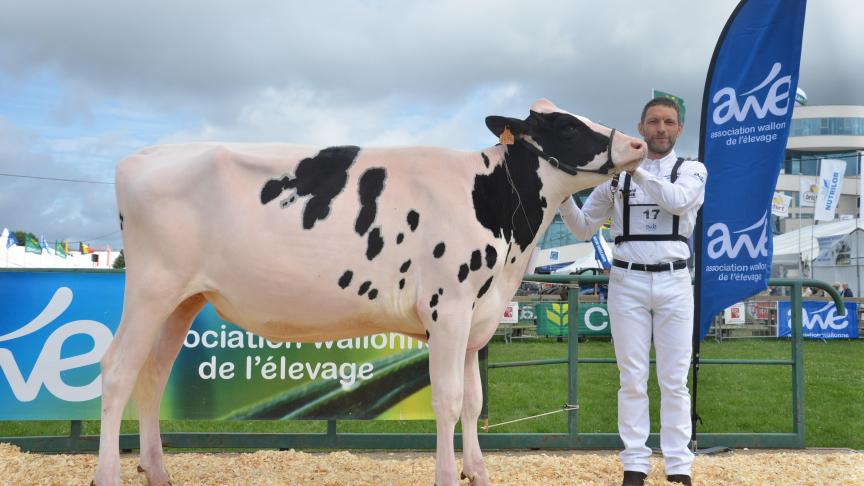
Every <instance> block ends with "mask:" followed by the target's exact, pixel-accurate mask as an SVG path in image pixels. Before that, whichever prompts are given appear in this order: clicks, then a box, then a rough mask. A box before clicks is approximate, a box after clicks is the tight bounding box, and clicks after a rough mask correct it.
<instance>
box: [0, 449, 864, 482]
mask: <svg viewBox="0 0 864 486" xmlns="http://www.w3.org/2000/svg"><path fill="white" fill-rule="evenodd" d="M651 461H652V466H653V469H652V471H651V474H650V475H649V476H648V480H647V481H646V484H648V485H649V486H659V485H668V484H669V483H666V481H665V475H664V472H663V469H662V461H661V459H660V458H658V457H654V458H652V460H651ZM137 464H138V458H137V456H136V455H124V456H123V458H122V459H121V478H122V481H123V484H129V485H143V484H146V480H145V477H144V475H143V474H138V473H137V472H136V466H137ZM165 464H166V467H167V468H168V471H169V472H170V473H171V477H172V479H173V481H174V484H175V486H181V485H196V486H198V485H249V484H256V485H262V486H271V485H272V486H276V485H285V484H291V485H306V484H309V485H316V486H341V485H352V486H358V485H369V486H373V485H374V486H380V485H406V486H417V485H423V484H432V483H433V482H434V479H435V459H434V453H432V452H376V453H368V452H360V453H350V452H344V451H343V452H330V453H314V454H313V453H305V452H297V451H294V450H291V451H284V452H280V451H271V450H266V451H259V452H254V453H244V454H238V453H213V454H202V453H182V452H181V453H170V454H166V456H165ZM486 468H487V470H488V471H489V475H490V478H491V480H492V482H493V484H496V485H514V486H516V485H518V486H526V485H542V486H558V485H562V486H563V485H580V486H581V485H604V486H607V485H617V484H620V481H621V474H622V470H621V463H620V462H619V461H618V457H617V455H616V453H615V451H595V452H581V451H579V452H573V451H564V452H561V451H548V452H546V453H540V452H535V451H531V452H490V453H487V454H486ZM95 469H96V455H95V454H34V453H27V452H21V451H20V450H19V449H18V448H17V447H15V446H13V445H9V444H0V483H2V484H4V485H5V484H10V485H19V484H20V485H25V484H26V485H50V486H60V485H78V484H88V483H89V481H90V479H91V477H92V475H93V472H94V471H95ZM693 479H694V484H710V485H712V486H722V485H729V486H732V485H735V486H737V485H741V484H760V485H783V486H792V485H800V486H816V485H821V484H832V485H850V486H851V485H861V484H864V454H862V453H856V452H851V451H842V450H830V451H826V450H811V451H808V450H803V451H797V450H796V451H776V450H774V451H736V452H731V453H727V454H720V455H715V456H699V457H697V458H696V462H695V463H694V466H693ZM461 484H467V481H462V483H461Z"/></svg>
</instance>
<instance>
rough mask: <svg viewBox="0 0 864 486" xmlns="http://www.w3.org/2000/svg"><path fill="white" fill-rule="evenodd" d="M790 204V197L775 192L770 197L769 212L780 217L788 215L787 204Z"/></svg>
mask: <svg viewBox="0 0 864 486" xmlns="http://www.w3.org/2000/svg"><path fill="white" fill-rule="evenodd" d="M790 204H792V198H791V197H790V196H787V195H785V194H783V193H781V192H775V193H774V197H773V198H772V199H771V214H773V215H774V216H778V217H780V218H786V217H788V216H789V205H790Z"/></svg>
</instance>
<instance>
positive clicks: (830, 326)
mask: <svg viewBox="0 0 864 486" xmlns="http://www.w3.org/2000/svg"><path fill="white" fill-rule="evenodd" d="M843 304H844V306H845V307H846V315H845V316H840V315H839V314H838V313H837V306H835V305H834V302H833V301H831V302H825V301H818V300H805V301H804V302H803V303H802V306H801V310H802V311H803V315H802V316H801V323H802V324H803V327H804V337H805V338H814V339H857V338H858V303H856V302H844V303H843ZM791 335H792V303H791V302H789V301H780V302H777V336H779V337H789V336H791Z"/></svg>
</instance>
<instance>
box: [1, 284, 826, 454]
mask: <svg viewBox="0 0 864 486" xmlns="http://www.w3.org/2000/svg"><path fill="white" fill-rule="evenodd" d="M525 280H528V281H532V282H546V283H558V284H577V285H578V284H580V283H582V284H594V283H606V282H607V278H606V277H604V276H576V275H574V276H569V275H527V276H526V277H525ZM769 285H772V286H786V287H790V288H791V301H792V303H791V305H792V339H791V350H790V356H789V359H781V360H743V359H703V360H701V364H702V365H708V366H712V365H760V366H765V365H769V366H791V367H792V383H791V387H790V388H791V392H792V410H791V420H792V430H793V431H792V433H728V434H723V433H705V434H699V444H700V446H704V447H712V446H727V447H751V448H760V447H762V448H802V447H804V446H805V443H804V427H805V423H804V368H803V365H804V364H803V359H804V358H803V348H802V322H801V309H802V298H801V291H802V287H804V286H809V287H818V288H821V289H824V290H825V291H826V292H828V293H829V294H830V295H831V297H832V298H833V300H834V302H835V303H836V305H837V308H838V309H842V308H843V306H842V301H841V299H840V296H839V295H838V294H837V292H836V291H835V290H834V289H833V288H832V287H831V286H830V285H829V284H827V283H825V282H821V281H816V280H791V279H772V280H770V281H769ZM568 304H569V308H568V313H569V322H571V323H575V322H576V317H575V316H576V312H577V307H578V305H579V292H578V286H577V287H575V288H574V287H571V288H570V290H569V291H568ZM568 333H569V334H568V356H566V357H562V358H560V359H550V360H538V361H524V362H511V363H494V364H488V359H487V356H488V355H487V352H486V350H485V349H484V350H483V351H482V352H481V377H482V380H483V388H484V400H487V397H488V393H487V383H488V380H487V377H488V370H490V369H503V368H508V367H515V366H547V365H561V364H566V365H567V371H568V382H567V410H566V412H565V413H567V415H568V417H567V430H566V431H564V432H560V433H488V432H487V433H481V434H480V444H481V446H482V447H483V448H484V449H527V448H543V449H580V448H584V449H599V448H620V447H621V443H620V439H619V438H618V435H617V434H615V433H582V432H580V431H579V393H578V384H579V366H580V365H583V364H591V365H593V364H614V363H615V360H614V359H613V358H580V357H579V339H578V337H579V336H578V326H576V325H570V326H568ZM487 410H488V402H486V403H484V413H483V415H482V417H487V416H488V415H487V413H486V412H487ZM435 441H436V435H435V434H430V433H411V434H392V433H387V434H383V433H344V432H339V431H338V423H337V421H335V420H329V421H327V431H326V432H325V433H210V432H208V433H189V432H176V433H164V434H162V443H163V446H164V447H173V448H219V449H221V448H256V449H287V448H303V449H434V448H435ZM0 442H8V443H12V444H16V445H18V446H19V447H21V448H22V449H24V450H29V451H39V452H68V451H92V450H96V449H98V445H99V437H98V436H95V435H83V434H82V422H81V421H72V422H71V426H70V434H69V435H68V436H27V437H23V436H16V437H0ZM658 444H659V437H658V434H652V435H651V437H650V439H649V445H652V446H657V445H658ZM455 445H456V447H457V448H458V447H460V446H461V436H460V435H459V434H457V436H456V437H455ZM120 448H121V449H136V448H138V435H137V434H124V435H121V437H120Z"/></svg>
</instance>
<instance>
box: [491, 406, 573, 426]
mask: <svg viewBox="0 0 864 486" xmlns="http://www.w3.org/2000/svg"><path fill="white" fill-rule="evenodd" d="M571 410H579V405H571V404H569V403H565V404H564V406H563V407H562V408H561V409H560V410H553V411H551V412H546V413H541V414H538V415H531V416H529V417H522V418H518V419H515V420H508V421H507V422H501V423H500V424H492V425H484V426H483V432H489V429H491V428H494V427H500V426H502V425H507V424H513V423H516V422H522V421H523V420H531V419H535V418H538V417H545V416H546V415H552V414H553V413H560V412H569V411H571Z"/></svg>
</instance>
